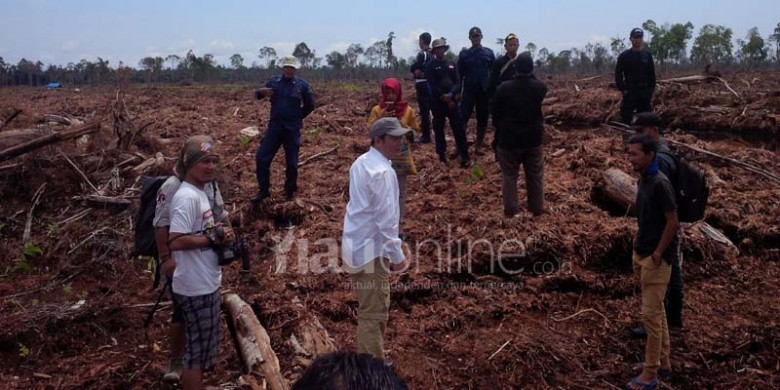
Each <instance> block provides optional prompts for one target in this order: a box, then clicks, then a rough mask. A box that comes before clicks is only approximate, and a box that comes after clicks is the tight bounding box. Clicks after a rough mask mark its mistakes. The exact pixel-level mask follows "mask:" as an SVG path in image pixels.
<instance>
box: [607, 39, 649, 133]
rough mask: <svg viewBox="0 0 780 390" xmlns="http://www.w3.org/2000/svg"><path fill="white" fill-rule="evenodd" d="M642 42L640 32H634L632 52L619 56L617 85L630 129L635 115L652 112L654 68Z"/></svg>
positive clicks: (622, 113) (625, 121)
mask: <svg viewBox="0 0 780 390" xmlns="http://www.w3.org/2000/svg"><path fill="white" fill-rule="evenodd" d="M643 38H644V31H642V29H641V28H635V29H633V30H631V48H630V49H628V50H626V51H624V52H623V53H620V56H618V59H617V65H615V85H616V86H617V88H618V89H619V90H620V92H621V93H622V94H623V102H622V103H621V105H620V116H621V117H622V120H623V123H625V124H627V125H628V124H631V119H632V117H633V115H634V112H650V111H653V107H652V100H653V92H654V91H655V65H654V64H653V55H652V54H650V52H649V51H647V49H646V48H645V47H644V40H643Z"/></svg>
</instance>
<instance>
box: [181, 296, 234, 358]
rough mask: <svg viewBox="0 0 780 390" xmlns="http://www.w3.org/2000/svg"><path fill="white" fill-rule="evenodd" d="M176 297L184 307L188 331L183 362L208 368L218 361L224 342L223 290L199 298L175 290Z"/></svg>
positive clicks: (182, 307)
mask: <svg viewBox="0 0 780 390" xmlns="http://www.w3.org/2000/svg"><path fill="white" fill-rule="evenodd" d="M173 297H174V300H175V301H176V302H178V304H179V305H180V306H181V310H182V313H183V314H184V325H185V328H186V334H187V347H186V348H185V350H184V357H183V358H182V365H183V366H184V368H188V369H196V370H197V369H200V370H208V369H210V368H211V367H213V366H214V365H215V364H216V363H217V357H218V355H219V344H220V342H221V341H222V327H221V324H220V309H219V308H220V298H219V290H217V291H214V292H213V293H211V294H206V295H198V296H195V297H187V296H184V295H179V294H175V293H174V294H173Z"/></svg>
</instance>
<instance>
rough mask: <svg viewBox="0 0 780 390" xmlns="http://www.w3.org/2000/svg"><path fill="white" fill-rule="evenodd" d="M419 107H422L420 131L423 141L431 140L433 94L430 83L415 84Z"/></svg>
mask: <svg viewBox="0 0 780 390" xmlns="http://www.w3.org/2000/svg"><path fill="white" fill-rule="evenodd" d="M414 87H415V90H416V92H417V105H418V106H419V107H420V131H422V137H423V139H427V140H430V139H431V92H430V91H429V90H428V83H427V82H422V83H415V85H414Z"/></svg>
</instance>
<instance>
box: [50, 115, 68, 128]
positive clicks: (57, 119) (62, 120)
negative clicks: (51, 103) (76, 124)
mask: <svg viewBox="0 0 780 390" xmlns="http://www.w3.org/2000/svg"><path fill="white" fill-rule="evenodd" d="M43 121H44V122H53V123H57V124H60V125H64V126H70V125H72V124H73V122H71V120H70V118H68V117H65V116H62V115H55V114H46V115H44V116H43Z"/></svg>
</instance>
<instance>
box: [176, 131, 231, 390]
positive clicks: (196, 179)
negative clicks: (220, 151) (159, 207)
mask: <svg viewBox="0 0 780 390" xmlns="http://www.w3.org/2000/svg"><path fill="white" fill-rule="evenodd" d="M179 159H180V162H181V166H182V167H183V169H184V182H183V183H181V186H180V187H179V190H178V191H176V194H175V195H174V196H173V200H172V201H171V205H170V209H171V211H170V213H171V214H170V218H171V225H170V235H169V239H168V248H169V249H170V251H171V257H172V259H173V261H174V264H175V269H174V271H173V284H172V289H173V298H174V300H175V301H176V303H177V304H178V305H179V307H180V308H181V310H182V313H183V315H184V324H185V333H186V339H187V344H186V346H185V350H184V356H183V358H182V365H183V368H184V369H183V371H182V375H181V384H182V387H183V388H184V389H185V390H189V389H200V388H202V387H203V370H208V369H210V368H212V367H213V366H214V364H215V363H216V361H217V355H218V353H219V344H220V341H221V338H222V330H221V324H220V310H219V307H220V298H219V285H220V283H221V281H222V271H221V270H220V269H219V260H218V257H217V253H216V252H215V251H214V247H215V246H216V245H219V244H222V242H219V241H220V239H219V238H218V237H217V236H216V235H214V234H213V231H214V229H213V228H214V227H215V226H216V224H215V222H214V212H213V210H212V208H211V204H210V202H209V198H208V195H206V192H205V191H204V189H205V187H206V184H207V183H210V182H212V181H213V180H214V175H215V174H216V171H217V162H218V161H219V157H218V156H217V154H216V153H215V151H214V144H213V142H209V140H204V139H203V137H198V136H196V137H192V138H190V139H188V140H187V142H185V144H184V149H183V150H182V152H181V154H180V156H179ZM223 240H224V241H225V242H228V241H230V240H232V231H231V230H230V228H229V225H228V226H227V227H226V228H225V236H224V238H223Z"/></svg>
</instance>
